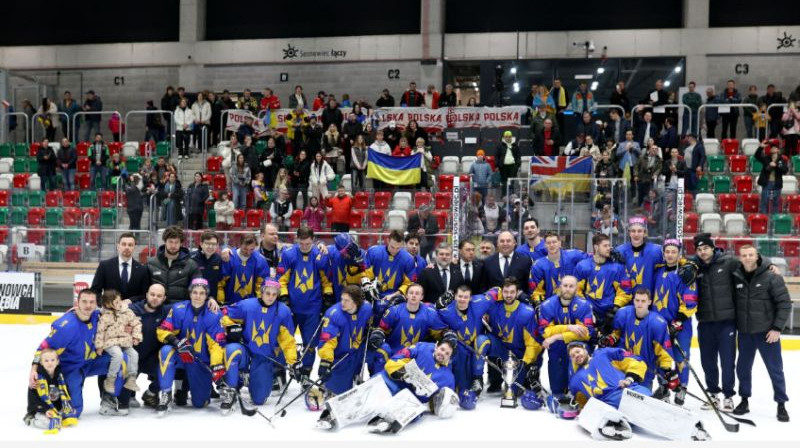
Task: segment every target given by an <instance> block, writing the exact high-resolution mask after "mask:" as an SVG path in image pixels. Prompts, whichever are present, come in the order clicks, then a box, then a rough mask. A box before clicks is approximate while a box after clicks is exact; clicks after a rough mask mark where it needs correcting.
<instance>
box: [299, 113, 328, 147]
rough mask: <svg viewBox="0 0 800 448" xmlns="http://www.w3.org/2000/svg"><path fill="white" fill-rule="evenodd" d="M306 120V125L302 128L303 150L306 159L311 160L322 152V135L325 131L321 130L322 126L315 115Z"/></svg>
mask: <svg viewBox="0 0 800 448" xmlns="http://www.w3.org/2000/svg"><path fill="white" fill-rule="evenodd" d="M307 118H308V120H307V121H308V123H307V124H306V126H305V127H304V128H303V137H304V143H303V148H305V150H306V153H307V154H308V157H309V158H313V157H314V156H315V155H317V153H318V152H320V151H321V150H322V135H323V134H324V133H325V129H323V128H322V124H321V123H319V121H318V120H317V116H316V115H314V114H311V116H309V117H307Z"/></svg>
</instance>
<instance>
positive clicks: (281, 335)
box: [220, 279, 297, 411]
mask: <svg viewBox="0 0 800 448" xmlns="http://www.w3.org/2000/svg"><path fill="white" fill-rule="evenodd" d="M280 289H281V285H280V283H278V282H277V281H275V280H271V279H267V280H266V281H265V282H264V284H263V285H262V286H261V297H259V298H256V297H252V298H249V299H245V300H242V301H240V302H237V303H235V304H233V305H228V306H225V307H223V308H222V316H223V317H222V324H223V325H225V326H226V327H227V328H228V329H230V328H231V327H237V326H238V327H239V328H238V329H237V330H238V331H228V343H227V344H226V345H225V370H226V373H225V383H226V384H227V385H228V386H230V387H235V388H237V389H238V388H239V387H241V386H243V385H245V384H246V385H247V387H248V390H249V391H250V398H251V399H252V400H253V403H255V404H256V405H259V406H260V405H262V404H264V402H265V401H267V397H268V396H269V393H270V390H271V389H272V375H273V370H274V367H275V364H282V365H284V366H287V365H288V366H291V365H292V364H294V363H295V362H296V361H297V349H296V348H295V340H294V334H293V332H294V328H295V326H294V323H293V322H292V312H291V311H290V310H289V307H287V306H286V305H285V304H283V303H280V302H278V301H277V300H278V293H279V292H280ZM236 334H238V335H239V338H238V339H239V341H238V342H232V341H235V340H236V338H235V336H234V337H233V338H232V335H236ZM245 373H246V374H245ZM220 395H221V398H222V402H221V403H220V408H221V409H222V410H223V411H230V410H231V409H232V408H233V404H234V398H235V397H234V395H233V394H231V393H223V394H220Z"/></svg>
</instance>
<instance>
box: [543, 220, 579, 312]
mask: <svg viewBox="0 0 800 448" xmlns="http://www.w3.org/2000/svg"><path fill="white" fill-rule="evenodd" d="M544 244H545V247H546V248H547V256H545V257H541V258H539V259H538V260H536V261H535V262H534V263H533V266H531V277H530V281H529V285H530V288H529V289H530V290H531V291H532V293H531V301H532V302H533V303H535V304H538V303H541V302H542V301H543V300H544V299H546V298H548V297H550V296H553V295H558V285H560V284H561V279H562V278H564V276H567V275H574V273H575V267H576V266H577V265H578V263H580V262H581V261H583V260H585V259H587V258H589V257H590V255H588V254H587V253H586V252H584V251H582V250H578V249H567V250H564V249H562V248H561V238H559V236H558V234H556V233H553V232H547V234H545V236H544Z"/></svg>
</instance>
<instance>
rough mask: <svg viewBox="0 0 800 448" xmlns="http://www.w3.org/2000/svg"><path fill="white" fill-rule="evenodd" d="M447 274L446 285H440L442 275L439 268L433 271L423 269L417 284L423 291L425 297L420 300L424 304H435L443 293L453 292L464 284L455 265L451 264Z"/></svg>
mask: <svg viewBox="0 0 800 448" xmlns="http://www.w3.org/2000/svg"><path fill="white" fill-rule="evenodd" d="M449 267H450V269H449V274H448V280H449V282H448V285H446V286H445V285H443V284H442V273H441V271H440V270H439V266H438V265H436V267H435V268H434V269H423V270H422V273H421V274H420V275H419V279H418V283H419V284H420V285H422V287H423V288H424V289H425V297H424V298H423V299H422V300H423V301H424V302H426V303H436V299H438V298H439V296H440V295H442V294H444V292H445V291H453V292H455V290H456V288H457V287H459V286H460V285H462V284H463V283H464V277H462V276H461V270H460V269H459V268H458V266H457V265H454V264H451V265H450V266H449Z"/></svg>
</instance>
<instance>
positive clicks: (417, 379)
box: [403, 359, 439, 397]
mask: <svg viewBox="0 0 800 448" xmlns="http://www.w3.org/2000/svg"><path fill="white" fill-rule="evenodd" d="M403 368H404V369H405V372H406V373H405V376H404V377H403V381H405V382H406V383H408V384H410V385H412V386H414V391H415V393H416V395H418V396H421V397H431V396H433V394H435V393H436V391H437V390H439V386H437V385H436V383H434V382H433V380H432V379H430V378H429V377H428V375H426V374H425V372H423V371H422V370H421V369H420V368H419V367H418V366H417V361H416V360H414V359H412V360H411V362H409V363H408V364H406V365H405V366H404V367H403Z"/></svg>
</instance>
